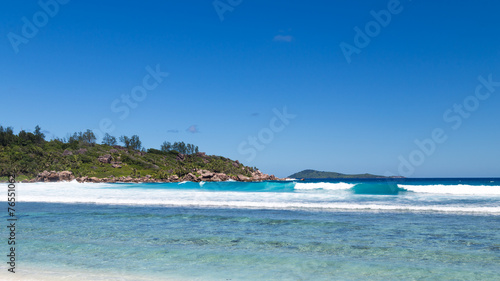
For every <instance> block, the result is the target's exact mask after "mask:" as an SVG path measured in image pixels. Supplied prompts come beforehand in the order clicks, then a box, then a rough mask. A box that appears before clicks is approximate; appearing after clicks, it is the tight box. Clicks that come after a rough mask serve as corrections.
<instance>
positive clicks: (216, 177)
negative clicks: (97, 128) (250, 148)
mask: <svg viewBox="0 0 500 281" xmlns="http://www.w3.org/2000/svg"><path fill="white" fill-rule="evenodd" d="M73 180H76V181H77V182H79V183H175V182H202V181H203V182H223V181H238V182H261V181H288V180H290V179H288V178H278V177H276V176H274V175H268V174H264V173H262V172H261V171H259V170H256V171H255V172H253V173H252V175H251V177H247V176H244V175H241V174H239V175H227V174H225V173H215V172H211V171H208V170H200V169H198V170H194V171H192V172H190V173H188V174H186V175H184V176H182V177H179V176H177V175H171V176H170V177H168V178H167V179H157V178H154V177H152V176H151V175H146V176H144V177H131V176H121V177H114V176H111V177H104V178H98V177H89V176H83V177H75V176H74V175H73V172H71V171H60V172H57V171H50V172H49V171H43V172H41V173H38V175H37V176H36V177H35V178H32V179H24V180H22V181H20V182H22V183H35V182H63V181H65V182H70V181H73Z"/></svg>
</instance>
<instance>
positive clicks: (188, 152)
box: [0, 126, 280, 183]
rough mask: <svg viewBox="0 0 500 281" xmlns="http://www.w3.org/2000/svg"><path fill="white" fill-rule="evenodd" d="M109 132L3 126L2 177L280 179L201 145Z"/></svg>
mask: <svg viewBox="0 0 500 281" xmlns="http://www.w3.org/2000/svg"><path fill="white" fill-rule="evenodd" d="M119 141H120V142H121V143H122V145H118V141H117V139H116V137H114V136H111V135H109V134H105V135H104V137H103V140H102V143H101V144H98V143H97V142H96V136H95V135H94V133H93V132H92V131H91V130H86V131H84V132H75V133H73V134H68V135H67V137H66V138H62V139H60V138H55V139H52V140H45V135H44V134H43V133H42V130H41V128H40V127H39V126H36V128H35V130H34V131H33V132H27V131H24V130H21V131H20V132H19V133H18V134H14V132H13V128H12V127H6V128H5V127H3V126H0V181H6V180H7V178H8V177H9V176H10V175H12V174H15V175H16V178H17V179H18V180H21V181H23V182H56V181H72V180H77V181H78V182H111V183H112V182H181V181H194V182H199V181H227V180H235V181H264V180H280V179H278V178H277V177H275V176H274V175H267V174H264V173H262V172H261V171H259V170H258V169H257V168H256V167H248V166H245V165H243V164H242V163H240V162H238V160H231V159H229V158H226V157H222V156H216V155H206V154H205V153H204V152H200V151H199V149H198V146H195V145H193V144H186V143H184V142H174V143H170V142H167V141H164V142H163V144H162V145H161V147H160V149H155V148H149V149H146V148H144V147H142V144H141V141H140V138H139V136H137V135H133V136H131V137H129V136H121V137H119Z"/></svg>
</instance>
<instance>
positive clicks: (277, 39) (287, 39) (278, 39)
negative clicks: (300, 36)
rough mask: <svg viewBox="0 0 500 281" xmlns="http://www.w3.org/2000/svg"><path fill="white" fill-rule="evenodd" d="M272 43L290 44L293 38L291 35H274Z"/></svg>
mask: <svg viewBox="0 0 500 281" xmlns="http://www.w3.org/2000/svg"><path fill="white" fill-rule="evenodd" d="M273 41H275V42H288V43H289V42H292V41H293V36H291V35H276V36H274V39H273Z"/></svg>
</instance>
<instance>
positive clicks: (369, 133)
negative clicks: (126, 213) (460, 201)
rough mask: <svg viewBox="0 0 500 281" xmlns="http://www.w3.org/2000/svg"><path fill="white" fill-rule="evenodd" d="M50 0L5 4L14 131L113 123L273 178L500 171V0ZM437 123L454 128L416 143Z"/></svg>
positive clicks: (59, 131) (1, 74) (2, 44)
mask: <svg viewBox="0 0 500 281" xmlns="http://www.w3.org/2000/svg"><path fill="white" fill-rule="evenodd" d="M41 2H42V3H52V5H48V6H47V7H46V8H45V9H44V8H43V7H42V6H40V5H39V4H38V2H37V1H6V2H4V3H2V9H0V21H1V22H2V25H1V27H0V28H1V29H0V31H1V38H2V39H1V40H0V54H1V61H0V62H1V64H0V82H1V83H0V95H1V98H2V108H1V110H0V124H1V125H3V126H13V127H14V129H15V131H16V132H17V131H19V130H20V129H25V130H33V128H34V127H35V126H36V125H37V124H38V125H40V126H41V127H42V130H45V131H46V134H47V135H48V136H49V137H53V136H55V137H65V136H66V134H67V133H69V132H74V131H82V130H86V129H99V123H100V121H101V120H103V119H104V120H108V121H109V122H111V125H112V127H113V130H112V132H111V134H112V135H114V136H120V135H129V136H130V135H133V134H137V135H139V136H140V137H141V140H142V143H143V145H144V146H145V147H146V148H150V147H155V148H159V146H160V145H161V143H162V142H163V141H164V140H167V141H179V140H183V141H186V142H189V143H194V144H197V145H198V146H199V147H200V150H201V151H206V152H207V153H208V154H216V155H223V156H226V157H229V158H232V159H238V160H240V161H241V162H242V163H244V164H247V165H250V166H257V167H259V168H260V169H261V170H262V171H263V172H266V173H273V174H276V175H278V176H288V175H289V174H291V173H294V172H297V171H300V170H303V169H306V168H311V169H317V170H327V171H337V172H343V173H364V172H369V173H375V174H385V173H386V172H391V173H393V174H402V175H406V176H412V177H500V121H499V120H500V110H499V109H500V87H499V86H498V85H496V86H492V85H491V83H490V85H489V89H490V90H491V89H492V90H493V91H491V92H490V91H489V90H488V87H486V86H484V85H483V84H484V83H483V84H481V82H480V81H479V80H478V77H479V76H482V77H483V78H484V79H486V80H488V79H489V78H488V76H489V75H491V80H493V81H500V28H499V27H500V17H499V14H498V12H499V11H500V3H499V2H498V1H476V2H472V1H461V2H457V1H418V0H413V1H408V0H406V1H400V2H399V5H398V4H397V3H396V2H393V1H387V0H384V1H290V0H287V1H249V0H243V1H237V0H232V1H228V0H221V1H219V2H217V3H216V4H217V5H218V6H217V7H218V9H219V12H217V9H216V8H215V7H214V5H213V1H126V2H123V1H75V0H73V1H69V2H68V3H65V4H64V3H62V4H57V7H56V6H55V5H53V3H54V2H53V1H48V0H42V1H41ZM60 2H67V1H62V0H61V1H60ZM228 5H229V6H228ZM231 5H232V6H231ZM225 9H226V10H225ZM45 10H47V11H46V12H44V11H45ZM381 10H385V11H388V12H381V13H379V11H381ZM389 10H390V11H389ZM371 11H374V12H376V13H377V14H379V15H380V18H379V20H380V23H374V22H373V21H374V20H375V19H374V16H373V15H372V14H371V13H370V12H371ZM387 13H389V14H390V15H391V18H390V20H389V19H388V18H387V17H384V16H386V15H387ZM221 19H222V20H221ZM31 24H33V26H31ZM30 27H31V29H30ZM33 27H34V28H35V29H37V30H38V31H37V32H35V31H34V30H33ZM356 27H358V28H359V29H360V30H362V32H363V33H364V35H359V34H357V31H355V28H356ZM366 28H368V31H366ZM370 28H371V29H370ZM367 32H368V33H370V34H371V35H366V34H365V33H367ZM356 36H357V37H359V38H356V39H358V40H357V41H355V37H356ZM364 36H368V37H365V38H364V39H366V38H369V40H370V41H369V42H367V41H366V40H365V41H364V42H363V40H362V39H363V37H364ZM370 36H372V37H370ZM342 42H343V43H344V45H343V46H346V45H350V46H352V48H357V49H356V50H357V52H353V53H352V54H351V55H350V56H348V58H349V59H350V62H348V59H346V56H345V55H344V52H343V50H342V48H341V46H342ZM356 42H357V43H358V45H356ZM356 46H357V47H356ZM358 47H359V48H358ZM350 50H351V51H352V50H354V49H350ZM148 66H149V67H150V68H152V69H155V68H156V67H157V66H159V69H160V71H161V72H168V73H169V75H168V77H159V80H162V79H163V81H161V83H158V84H155V83H157V81H155V80H154V79H152V78H151V77H149V76H147V75H148V71H147V70H146V67H148ZM144 79H146V83H147V85H148V88H149V89H151V90H146V91H147V92H146V95H145V96H144V95H143V94H141V92H140V91H139V90H140V89H144V85H143V80H144ZM494 83H496V82H494ZM494 83H493V85H495V84H494ZM486 84H487V83H486ZM479 85H483V86H479ZM153 86H155V87H153ZM478 86H479V87H480V89H479V93H480V97H481V99H479V98H478V97H476V96H475V91H476V88H477V87H478ZM141 87H143V88H141ZM495 89H496V91H495ZM134 90H135V92H134V93H135V94H136V95H135V97H136V98H137V99H138V101H137V100H136V101H134V100H132V103H129V104H127V103H125V102H123V101H121V97H122V96H123V95H128V96H130V95H131V93H132V92H133V91H134ZM140 95H142V96H140ZM464 102H466V103H467V106H466V107H465V109H464V108H462V112H461V113H460V112H459V111H458V110H459V109H458V108H454V105H455V104H456V105H459V106H460V105H462V104H463V103H464ZM113 106H114V107H113ZM132 106H134V107H135V108H132ZM124 107H125V108H128V110H129V112H128V114H126V113H125V110H126V109H124ZM284 107H286V110H287V112H288V113H287V114H289V115H294V116H295V117H294V118H290V119H286V123H287V124H284V123H282V122H283V121H282V120H281V119H276V118H275V117H276V113H275V111H276V110H277V111H279V112H282V111H283V109H284ZM467 109H468V110H467ZM448 110H451V111H448ZM444 115H445V117H443V116H444ZM465 116H467V118H466V117H465ZM454 128H455V129H454ZM435 129H438V130H440V132H441V134H442V135H443V134H444V135H445V137H446V139H445V137H443V136H438V137H437V138H436V139H437V140H439V141H440V143H436V142H435V141H434V140H433V141H432V142H433V143H434V146H435V147H433V144H429V142H427V143H426V145H427V146H426V147H424V148H419V146H417V145H416V144H415V140H420V141H422V140H424V139H429V138H432V136H433V133H432V132H433V130H435ZM438 133H439V132H438ZM270 134H272V136H271V135H270ZM438 135H439V134H438ZM249 136H250V137H252V136H253V137H255V138H256V141H257V144H256V145H255V144H251V142H249V140H248V138H249ZM444 139H445V140H444ZM443 140H444V141H443ZM259 149H261V150H259ZM254 152H255V153H254ZM412 157H413V158H412ZM402 159H404V160H402ZM405 161H408V163H406V164H402V163H404V162H405ZM403 166H404V167H403ZM408 166H411V167H408ZM398 170H399V172H398ZM401 171H402V172H403V173H401Z"/></svg>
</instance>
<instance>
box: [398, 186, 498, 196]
mask: <svg viewBox="0 0 500 281" xmlns="http://www.w3.org/2000/svg"><path fill="white" fill-rule="evenodd" d="M398 186H399V187H401V188H404V189H406V190H409V191H413V192H418V193H435V194H453V195H500V186H489V185H465V184H459V185H442V184H437V185H403V184H400V185H398Z"/></svg>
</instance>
